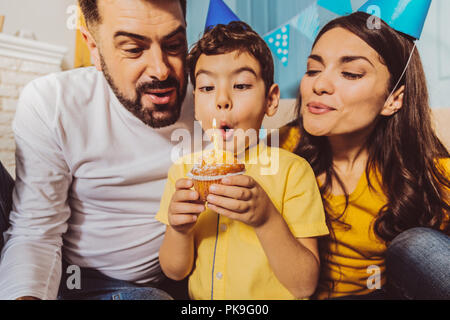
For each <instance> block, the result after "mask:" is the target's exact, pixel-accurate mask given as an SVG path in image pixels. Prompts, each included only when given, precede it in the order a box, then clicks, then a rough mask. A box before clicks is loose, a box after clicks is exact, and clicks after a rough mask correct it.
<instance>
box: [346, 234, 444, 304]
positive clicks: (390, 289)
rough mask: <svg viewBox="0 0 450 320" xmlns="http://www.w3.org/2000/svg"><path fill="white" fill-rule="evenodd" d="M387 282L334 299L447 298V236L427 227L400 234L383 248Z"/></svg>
mask: <svg viewBox="0 0 450 320" xmlns="http://www.w3.org/2000/svg"><path fill="white" fill-rule="evenodd" d="M385 258H386V277H387V279H386V285H385V286H384V288H382V289H380V290H375V291H373V292H371V293H369V294H367V295H361V296H347V297H342V298H338V299H337V300H388V299H402V300H449V299H450V237H449V236H447V235H445V234H443V233H442V232H439V231H436V230H432V229H429V228H413V229H409V230H407V231H404V232H402V233H401V234H399V235H398V236H397V237H396V238H395V239H394V240H393V241H392V242H391V244H390V245H389V247H388V249H387V251H386V256H385Z"/></svg>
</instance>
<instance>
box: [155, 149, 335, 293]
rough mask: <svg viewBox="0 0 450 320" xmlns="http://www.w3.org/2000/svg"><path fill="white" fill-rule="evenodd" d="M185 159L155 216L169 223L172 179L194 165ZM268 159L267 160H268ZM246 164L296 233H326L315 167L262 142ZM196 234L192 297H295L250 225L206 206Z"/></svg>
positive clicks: (299, 235)
mask: <svg viewBox="0 0 450 320" xmlns="http://www.w3.org/2000/svg"><path fill="white" fill-rule="evenodd" d="M263 155H265V156H264V157H263ZM186 159H191V157H190V156H189V157H188V158H184V159H183V161H180V162H177V163H176V164H174V165H173V166H172V167H171V168H170V170H169V176H168V180H167V184H166V187H165V191H164V194H163V197H162V199H161V206H160V210H159V212H158V214H157V215H156V219H158V220H159V221H160V222H162V223H165V224H168V206H169V203H170V200H171V197H172V195H173V193H174V192H175V182H176V181H177V180H178V179H180V178H184V177H186V174H187V173H188V172H189V171H190V170H191V168H192V164H186V163H184V162H185V160H186ZM260 159H264V160H263V161H260ZM267 159H270V160H269V161H267V162H266V160H267ZM262 162H263V163H265V165H264V164H263V163H262ZM245 165H246V173H245V174H246V175H249V176H251V177H252V178H254V179H255V180H256V181H257V182H258V183H259V184H260V185H261V186H262V187H263V188H264V190H265V191H266V192H267V194H268V196H269V198H270V199H271V200H272V202H273V204H274V205H275V207H276V208H277V210H278V211H279V212H280V214H281V215H282V216H283V218H284V219H285V221H286V223H287V224H288V226H289V228H290V230H291V232H292V234H293V235H294V236H295V237H296V238H306V237H316V236H321V235H326V234H328V228H327V226H326V223H325V214H324V210H323V204H322V200H321V196H320V193H319V189H318V186H317V183H316V179H315V177H314V172H313V171H312V169H311V167H310V166H309V164H308V163H307V162H306V161H305V160H304V159H302V158H300V157H298V156H296V155H295V154H293V153H290V152H287V151H285V150H282V149H278V148H269V147H267V146H265V145H264V144H262V143H260V144H259V147H254V148H252V149H251V150H250V152H249V156H248V158H247V161H246V162H245ZM269 167H271V168H278V170H276V171H277V172H273V173H272V174H262V173H263V172H264V171H261V170H264V169H265V170H267V172H269V171H270V170H268V168H269ZM267 172H265V173H267ZM194 239H195V240H194V241H195V264H194V267H193V270H192V273H191V275H190V276H189V295H190V297H191V298H192V299H196V300H209V299H219V300H221V299H261V300H264V299H270V300H271V299H294V296H293V295H292V294H291V293H290V292H289V291H288V290H287V289H286V288H285V287H284V286H283V285H282V284H281V283H280V282H279V281H278V279H277V277H276V276H275V274H274V273H273V271H272V269H271V267H270V265H269V261H268V259H267V257H266V255H265V253H264V250H263V248H262V246H261V244H260V242H259V240H258V237H257V236H256V233H255V231H254V229H253V228H252V227H250V226H247V225H246V224H244V223H242V222H239V221H233V220H231V219H228V218H227V217H224V216H219V215H218V214H216V213H215V212H213V211H211V210H210V209H207V210H206V211H205V212H203V213H201V214H200V216H199V218H198V220H197V224H196V226H195V228H194ZM274 241H276V239H274ZM280 245H282V244H280Z"/></svg>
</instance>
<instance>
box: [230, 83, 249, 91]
mask: <svg viewBox="0 0 450 320" xmlns="http://www.w3.org/2000/svg"><path fill="white" fill-rule="evenodd" d="M251 87H252V85H251V84H244V83H239V84H235V85H234V88H235V89H238V90H245V89H250V88H251Z"/></svg>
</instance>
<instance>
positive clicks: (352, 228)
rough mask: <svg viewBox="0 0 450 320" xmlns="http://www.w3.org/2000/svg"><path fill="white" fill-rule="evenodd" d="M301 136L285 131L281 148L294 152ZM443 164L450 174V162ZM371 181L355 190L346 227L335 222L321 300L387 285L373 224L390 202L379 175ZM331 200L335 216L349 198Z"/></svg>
mask: <svg viewBox="0 0 450 320" xmlns="http://www.w3.org/2000/svg"><path fill="white" fill-rule="evenodd" d="M299 137H300V134H299V129H298V128H296V127H290V126H286V127H284V128H282V129H281V132H280V146H281V148H286V149H287V150H289V151H293V150H294V149H295V147H296V146H297V143H298V140H299ZM441 164H442V165H443V167H444V168H445V170H446V171H447V172H450V170H449V169H448V168H450V161H449V159H446V160H445V161H443V162H442V163H441ZM369 179H370V183H371V185H372V187H373V188H369V186H368V181H367V177H366V174H365V173H364V174H363V175H362V176H361V178H360V179H359V182H358V185H357V187H356V189H355V191H354V192H353V193H352V194H350V196H349V203H348V207H347V209H346V211H345V213H344V214H343V215H342V216H341V217H340V218H339V221H340V222H343V223H344V224H342V223H332V226H331V227H332V230H333V232H334V235H335V239H336V242H333V243H332V242H330V243H328V244H327V246H326V248H327V251H328V252H329V256H328V261H322V262H321V263H322V264H323V267H324V268H323V276H324V280H325V281H324V283H323V284H322V285H323V287H319V289H318V293H317V296H318V298H319V299H323V298H332V297H341V296H348V295H362V294H367V293H370V292H371V291H372V290H374V289H377V288H379V287H380V286H381V287H382V286H383V285H384V283H385V276H384V271H385V263H384V258H383V255H384V252H385V250H386V244H385V243H384V242H383V241H382V240H380V239H378V238H377V237H376V235H375V233H374V229H373V223H374V222H375V218H376V216H377V214H378V212H379V211H380V209H381V208H382V207H383V206H384V205H385V204H386V201H387V199H386V197H385V196H384V193H383V191H382V186H381V183H380V181H381V178H380V177H379V175H378V174H377V173H373V172H372V173H370V175H369ZM327 201H328V203H329V205H330V208H331V210H332V211H333V212H334V213H335V214H337V215H339V214H340V213H342V212H343V211H344V208H345V196H332V195H331V196H329V197H327ZM346 225H348V227H347V228H346V227H345V226H346ZM377 278H378V280H377ZM377 281H378V282H377ZM333 283H334V287H332V284H333Z"/></svg>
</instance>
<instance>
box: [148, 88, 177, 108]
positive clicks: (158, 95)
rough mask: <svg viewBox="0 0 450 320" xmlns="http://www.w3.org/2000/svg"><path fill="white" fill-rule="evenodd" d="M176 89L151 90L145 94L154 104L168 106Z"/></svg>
mask: <svg viewBox="0 0 450 320" xmlns="http://www.w3.org/2000/svg"><path fill="white" fill-rule="evenodd" d="M174 92H175V89H173V88H171V89H157V90H150V91H147V92H145V93H144V94H143V96H144V97H147V98H148V99H149V100H150V101H151V102H152V103H153V104H168V103H169V102H170V100H171V99H172V96H173V93H174Z"/></svg>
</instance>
